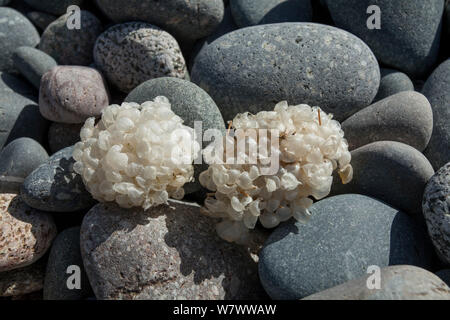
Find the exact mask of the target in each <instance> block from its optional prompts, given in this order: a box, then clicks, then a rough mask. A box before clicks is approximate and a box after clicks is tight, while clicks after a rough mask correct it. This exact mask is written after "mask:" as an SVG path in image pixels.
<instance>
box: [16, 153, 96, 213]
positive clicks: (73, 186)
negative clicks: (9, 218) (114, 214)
mask: <svg viewBox="0 0 450 320" xmlns="http://www.w3.org/2000/svg"><path fill="white" fill-rule="evenodd" d="M72 151H73V147H68V148H65V149H62V150H60V151H58V152H57V153H55V154H54V155H52V156H51V157H50V158H49V159H48V160H47V161H46V162H45V163H43V164H42V165H40V166H39V167H37V168H36V169H35V170H34V171H33V172H32V173H31V174H30V175H29V176H28V177H27V178H26V179H25V181H24V183H23V185H22V187H21V188H20V194H21V196H22V198H23V200H24V201H25V202H26V203H27V204H28V205H29V206H30V207H32V208H36V209H39V210H44V211H49V212H74V211H78V210H83V209H89V208H90V207H92V206H93V205H94V204H95V200H94V199H92V197H91V195H90V193H89V192H88V191H87V190H86V189H85V187H84V184H83V181H82V179H81V177H80V175H78V174H77V173H75V172H74V171H73V164H74V163H75V160H74V159H73V158H72Z"/></svg>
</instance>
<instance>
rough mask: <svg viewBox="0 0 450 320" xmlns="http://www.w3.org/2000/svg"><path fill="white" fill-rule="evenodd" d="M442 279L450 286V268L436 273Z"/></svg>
mask: <svg viewBox="0 0 450 320" xmlns="http://www.w3.org/2000/svg"><path fill="white" fill-rule="evenodd" d="M435 275H437V276H438V277H439V278H441V280H442V281H444V282H445V283H446V284H447V285H448V286H450V269H444V270H439V271H438V272H436V273H435Z"/></svg>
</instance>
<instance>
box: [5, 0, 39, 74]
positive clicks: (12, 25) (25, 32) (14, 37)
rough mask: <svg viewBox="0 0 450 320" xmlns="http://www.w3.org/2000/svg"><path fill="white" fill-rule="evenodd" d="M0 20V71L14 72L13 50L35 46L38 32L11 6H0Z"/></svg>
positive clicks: (37, 40) (37, 41)
mask: <svg viewBox="0 0 450 320" xmlns="http://www.w3.org/2000/svg"><path fill="white" fill-rule="evenodd" d="M0 21H1V23H0V52H1V53H2V54H1V55H0V71H4V72H9V73H11V72H13V73H16V72H17V70H16V69H15V68H14V64H13V60H12V55H13V52H14V50H16V48H18V47H21V46H30V47H35V46H36V45H37V44H38V43H39V33H38V32H37V30H36V28H35V27H34V26H33V25H32V24H31V22H30V21H29V20H28V19H27V18H26V17H25V16H24V15H22V14H21V13H20V12H18V11H16V10H14V9H12V8H8V7H0Z"/></svg>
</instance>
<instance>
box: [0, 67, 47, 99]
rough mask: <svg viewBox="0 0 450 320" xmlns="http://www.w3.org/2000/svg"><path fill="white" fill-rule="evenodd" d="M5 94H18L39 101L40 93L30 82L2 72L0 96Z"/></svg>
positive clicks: (0, 74) (0, 73) (0, 75)
mask: <svg viewBox="0 0 450 320" xmlns="http://www.w3.org/2000/svg"><path fill="white" fill-rule="evenodd" d="M3 92H10V93H17V94H20V95H22V96H25V97H28V98H31V99H33V100H37V95H38V91H37V90H36V89H35V88H34V87H32V86H31V85H30V84H28V82H27V81H26V80H25V79H23V78H19V77H17V76H16V75H13V74H9V73H6V72H0V94H3Z"/></svg>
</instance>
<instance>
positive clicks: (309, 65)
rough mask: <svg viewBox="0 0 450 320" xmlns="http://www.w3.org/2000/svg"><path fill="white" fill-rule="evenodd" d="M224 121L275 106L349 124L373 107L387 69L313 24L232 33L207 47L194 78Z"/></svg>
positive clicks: (357, 43)
mask: <svg viewBox="0 0 450 320" xmlns="http://www.w3.org/2000/svg"><path fill="white" fill-rule="evenodd" d="M191 79H192V81H193V82H194V83H196V84H198V85H199V86H200V87H201V88H203V89H204V90H205V91H206V92H208V93H209V95H210V96H211V97H212V98H213V100H214V101H215V102H216V103H217V105H218V106H219V109H220V111H221V112H222V115H223V117H224V119H225V120H226V121H227V120H231V119H233V118H234V117H235V116H236V114H237V113H241V112H246V111H249V112H251V113H257V112H259V111H262V110H273V108H274V106H275V104H276V103H278V102H280V101H282V100H287V101H288V103H289V104H300V103H307V104H311V105H318V106H320V107H321V108H322V109H323V110H324V111H326V112H331V113H333V114H334V115H335V118H337V119H338V120H343V119H345V118H346V117H348V116H350V115H352V114H353V113H355V112H356V111H358V110H360V109H362V108H364V107H366V106H367V105H369V104H370V102H371V101H372V100H373V98H374V97H375V95H376V92H377V90H378V86H379V81H380V71H379V67H378V63H377V61H376V59H375V56H374V55H373V54H372V52H371V51H370V49H369V48H368V47H367V46H366V45H365V44H364V43H363V42H362V41H361V40H359V39H358V38H356V37H355V36H353V35H352V34H350V33H348V32H346V31H343V30H340V29H337V28H334V27H330V26H325V25H319V24H313V23H291V22H287V23H279V24H269V25H261V26H254V27H248V28H244V29H239V30H236V31H234V32H231V33H228V34H226V35H224V36H222V37H220V38H219V39H217V40H216V41H214V42H213V43H211V44H210V45H208V46H207V47H206V48H205V50H203V51H202V52H201V53H200V54H199V55H198V56H197V58H196V62H195V65H194V67H193V70H192V73H191Z"/></svg>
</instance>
